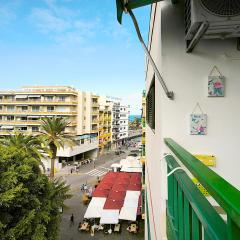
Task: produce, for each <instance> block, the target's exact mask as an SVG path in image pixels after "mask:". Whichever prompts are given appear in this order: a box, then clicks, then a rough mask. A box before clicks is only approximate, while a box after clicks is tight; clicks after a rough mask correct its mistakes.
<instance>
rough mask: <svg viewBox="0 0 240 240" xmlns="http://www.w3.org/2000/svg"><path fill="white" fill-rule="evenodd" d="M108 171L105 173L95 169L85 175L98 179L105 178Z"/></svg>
mask: <svg viewBox="0 0 240 240" xmlns="http://www.w3.org/2000/svg"><path fill="white" fill-rule="evenodd" d="M106 173H107V171H103V170H99V169H93V170H91V171H90V172H87V173H85V174H86V175H89V176H98V177H101V176H103V175H104V174H106Z"/></svg>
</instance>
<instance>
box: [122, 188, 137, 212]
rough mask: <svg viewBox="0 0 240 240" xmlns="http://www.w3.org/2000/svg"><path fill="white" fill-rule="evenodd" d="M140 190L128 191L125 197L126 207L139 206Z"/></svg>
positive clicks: (124, 205) (124, 204)
mask: <svg viewBox="0 0 240 240" xmlns="http://www.w3.org/2000/svg"><path fill="white" fill-rule="evenodd" d="M140 194H141V192H140V191H127V192H126V197H125V199H124V203H123V207H125V208H138V201H139V196H140Z"/></svg>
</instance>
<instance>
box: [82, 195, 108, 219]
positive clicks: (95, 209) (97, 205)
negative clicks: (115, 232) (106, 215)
mask: <svg viewBox="0 0 240 240" xmlns="http://www.w3.org/2000/svg"><path fill="white" fill-rule="evenodd" d="M106 200H107V199H106V198H100V197H93V198H92V200H91V202H90V203H89V205H88V208H87V211H86V213H85V215H84V218H88V219H89V218H100V217H101V216H102V211H103V206H104V204H105V202H106Z"/></svg>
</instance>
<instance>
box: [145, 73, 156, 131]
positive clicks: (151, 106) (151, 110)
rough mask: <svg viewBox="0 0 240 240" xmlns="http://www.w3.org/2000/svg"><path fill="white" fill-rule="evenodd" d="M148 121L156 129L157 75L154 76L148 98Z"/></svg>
mask: <svg viewBox="0 0 240 240" xmlns="http://www.w3.org/2000/svg"><path fill="white" fill-rule="evenodd" d="M146 103H147V106H146V110H147V123H148V125H149V127H150V128H151V129H153V130H154V129H155V76H154V77H153V80H152V83H151V86H150V88H149V91H148V94H147V98H146Z"/></svg>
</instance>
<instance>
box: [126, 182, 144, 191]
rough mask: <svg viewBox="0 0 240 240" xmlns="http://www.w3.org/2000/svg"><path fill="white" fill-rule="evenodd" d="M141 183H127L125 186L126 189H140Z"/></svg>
mask: <svg viewBox="0 0 240 240" xmlns="http://www.w3.org/2000/svg"><path fill="white" fill-rule="evenodd" d="M141 188H142V186H141V184H129V185H128V187H127V190H128V191H141Z"/></svg>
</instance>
